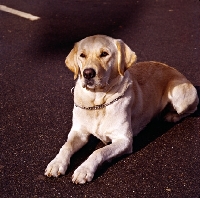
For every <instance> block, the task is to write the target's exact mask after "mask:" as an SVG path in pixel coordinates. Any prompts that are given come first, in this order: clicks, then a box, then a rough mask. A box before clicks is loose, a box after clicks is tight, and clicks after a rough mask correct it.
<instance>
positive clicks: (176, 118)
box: [165, 112, 181, 122]
mask: <svg viewBox="0 0 200 198" xmlns="http://www.w3.org/2000/svg"><path fill="white" fill-rule="evenodd" d="M180 119H181V116H180V115H179V114H178V113H174V112H170V113H168V114H167V115H166V116H165V120H166V121H167V122H178V121H179V120H180Z"/></svg>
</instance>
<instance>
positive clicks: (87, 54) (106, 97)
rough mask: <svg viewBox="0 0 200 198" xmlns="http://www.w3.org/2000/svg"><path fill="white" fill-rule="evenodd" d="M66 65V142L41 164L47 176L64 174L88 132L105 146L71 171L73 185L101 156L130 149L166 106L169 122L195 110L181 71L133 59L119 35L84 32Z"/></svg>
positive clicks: (105, 157)
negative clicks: (69, 99)
mask: <svg viewBox="0 0 200 198" xmlns="http://www.w3.org/2000/svg"><path fill="white" fill-rule="evenodd" d="M66 65H67V67H68V68H69V69H70V70H71V71H72V72H73V73H74V79H77V82H76V86H75V88H74V109H73V125H72V128H71V131H70V133H69V135H68V140H67V142H66V143H65V144H64V145H63V146H62V148H61V149H60V152H59V153H58V154H57V155H56V157H55V158H54V159H53V160H52V161H51V162H50V163H49V164H48V166H47V168H46V171H45V175H47V176H48V177H51V176H53V177H57V176H59V175H63V174H65V171H66V170H67V167H68V165H69V163H70V157H71V156H72V155H73V154H74V153H75V152H76V151H77V150H79V149H80V148H81V147H82V146H83V145H85V144H86V143H87V142H88V137H89V136H90V134H93V135H94V136H96V137H97V138H99V139H100V140H101V141H102V142H104V143H105V145H106V146H105V147H103V148H100V149H98V150H96V151H94V152H93V153H92V154H91V155H90V156H89V157H88V159H87V160H86V161H85V162H83V163H82V164H81V165H80V166H79V167H78V168H77V169H76V170H75V172H74V174H73V177H72V181H73V182H74V183H76V184H78V183H79V184H83V183H85V182H89V181H91V180H92V178H93V176H94V173H95V171H96V169H97V168H98V166H99V165H101V164H102V163H103V162H104V161H106V160H110V159H112V158H114V157H117V156H120V155H122V154H128V153H131V152H132V142H133V136H135V135H137V134H138V133H139V132H140V131H141V130H142V129H143V128H144V127H145V126H146V125H147V123H149V122H150V121H151V119H152V118H153V117H154V116H155V115H157V114H158V113H159V112H161V111H162V110H163V109H164V108H165V107H166V106H167V105H169V104H170V105H171V109H170V111H169V112H168V113H167V114H166V116H165V118H166V120H167V121H170V122H177V121H179V120H180V119H181V118H183V117H185V116H187V115H189V114H191V113H193V112H194V111H195V110H196V109H197V104H198V101H199V99H198V96H197V92H196V89H195V88H194V86H193V85H192V84H191V83H190V82H189V81H188V80H187V79H186V78H185V77H184V76H183V75H182V74H181V73H179V72H178V71H177V70H175V69H174V68H172V67H169V66H167V65H165V64H162V63H158V62H153V61H150V62H141V63H136V55H135V53H134V52H133V51H132V50H131V49H130V48H129V47H128V46H127V45H126V44H125V43H124V42H123V41H122V40H117V39H113V38H110V37H108V36H103V35H96V36H91V37H87V38H85V39H83V40H81V41H80V42H78V43H76V44H75V46H74V48H73V49H72V50H71V52H70V53H69V55H68V56H67V58H66ZM108 143H110V144H108Z"/></svg>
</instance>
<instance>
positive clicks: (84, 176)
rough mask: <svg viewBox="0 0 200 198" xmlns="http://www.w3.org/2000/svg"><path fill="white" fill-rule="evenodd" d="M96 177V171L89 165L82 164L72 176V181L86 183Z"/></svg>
mask: <svg viewBox="0 0 200 198" xmlns="http://www.w3.org/2000/svg"><path fill="white" fill-rule="evenodd" d="M93 177H94V171H93V170H91V169H90V168H89V166H85V165H81V166H79V167H78V168H77V169H76V170H75V171H74V174H73V176H72V181H73V182H74V183H75V184H84V183H86V182H90V181H91V180H92V178H93Z"/></svg>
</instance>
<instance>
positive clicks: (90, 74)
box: [83, 68, 96, 80]
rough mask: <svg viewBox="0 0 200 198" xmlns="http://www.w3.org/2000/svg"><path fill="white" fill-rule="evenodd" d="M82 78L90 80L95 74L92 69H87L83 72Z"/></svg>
mask: <svg viewBox="0 0 200 198" xmlns="http://www.w3.org/2000/svg"><path fill="white" fill-rule="evenodd" d="M83 76H84V78H86V79H87V80H90V79H91V78H94V77H95V76H96V72H95V70H94V69H92V68H88V69H85V70H84V71H83Z"/></svg>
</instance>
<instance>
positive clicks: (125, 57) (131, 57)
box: [116, 39, 137, 75]
mask: <svg viewBox="0 0 200 198" xmlns="http://www.w3.org/2000/svg"><path fill="white" fill-rule="evenodd" d="M116 46H117V51H118V55H117V56H118V58H117V59H118V71H119V74H120V75H124V72H125V71H126V70H127V69H128V68H129V67H130V66H131V65H133V64H134V63H135V62H136V61H137V56H136V54H135V52H133V51H132V50H131V49H130V48H129V47H128V46H127V45H126V44H125V43H124V42H123V41H122V40H120V39H117V40H116Z"/></svg>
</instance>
